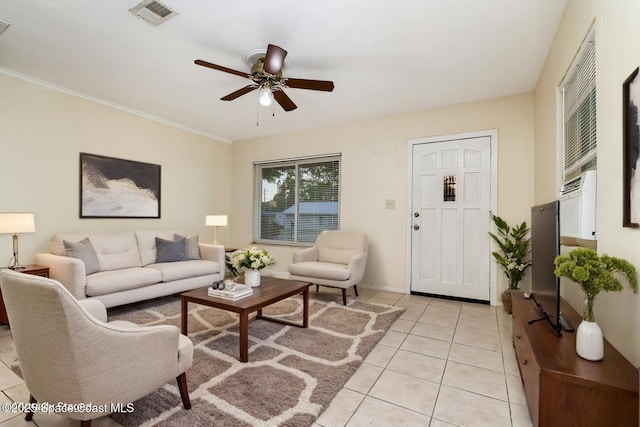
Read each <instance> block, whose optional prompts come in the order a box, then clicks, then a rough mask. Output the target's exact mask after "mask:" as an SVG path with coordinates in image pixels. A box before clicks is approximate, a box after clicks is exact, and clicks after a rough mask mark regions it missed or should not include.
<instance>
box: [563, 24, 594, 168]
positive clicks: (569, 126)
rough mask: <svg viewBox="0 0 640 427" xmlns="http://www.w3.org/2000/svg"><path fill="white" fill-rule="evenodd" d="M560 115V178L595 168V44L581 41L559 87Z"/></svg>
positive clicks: (591, 35) (591, 39)
mask: <svg viewBox="0 0 640 427" xmlns="http://www.w3.org/2000/svg"><path fill="white" fill-rule="evenodd" d="M560 92H561V94H562V112H563V124H564V125H563V177H564V179H565V180H566V179H569V178H572V177H574V176H575V175H578V174H579V173H581V172H583V171H585V170H588V169H594V168H595V166H596V153H597V138H596V43H595V32H594V31H591V33H590V34H589V36H588V37H587V38H586V39H585V42H584V43H583V45H582V47H581V48H580V51H579V52H578V55H576V59H575V60H574V63H573V64H572V66H571V68H570V69H569V72H568V73H567V76H566V77H565V79H564V81H563V82H562V84H561V86H560Z"/></svg>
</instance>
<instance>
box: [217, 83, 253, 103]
mask: <svg viewBox="0 0 640 427" xmlns="http://www.w3.org/2000/svg"><path fill="white" fill-rule="evenodd" d="M256 89H258V85H249V86H245V87H243V88H242V89H238V90H237V91H235V92H231V93H230V94H229V95H227V96H223V97H222V98H220V99H221V100H223V101H233V100H234V99H236V98H239V97H241V96H242V95H246V94H247V93H249V92H251V91H253V90H256Z"/></svg>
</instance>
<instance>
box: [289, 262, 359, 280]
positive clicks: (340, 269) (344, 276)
mask: <svg viewBox="0 0 640 427" xmlns="http://www.w3.org/2000/svg"><path fill="white" fill-rule="evenodd" d="M289 273H291V274H293V275H295V276H304V277H315V278H318V279H327V280H348V279H349V277H351V273H350V272H349V269H348V268H347V265H346V264H334V263H327V262H315V261H310V262H298V263H295V264H291V265H289Z"/></svg>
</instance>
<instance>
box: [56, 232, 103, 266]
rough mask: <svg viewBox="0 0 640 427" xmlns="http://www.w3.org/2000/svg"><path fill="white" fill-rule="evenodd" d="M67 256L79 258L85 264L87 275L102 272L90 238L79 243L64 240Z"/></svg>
mask: <svg viewBox="0 0 640 427" xmlns="http://www.w3.org/2000/svg"><path fill="white" fill-rule="evenodd" d="M63 244H64V249H65V254H66V256H68V257H71V258H78V259H79V260H82V262H84V270H85V274H93V273H97V272H98V271H100V261H99V260H98V255H97V254H96V250H95V249H94V248H93V245H92V244H91V241H90V240H89V238H88V237H85V238H84V239H82V240H80V241H79V242H69V241H67V240H63Z"/></svg>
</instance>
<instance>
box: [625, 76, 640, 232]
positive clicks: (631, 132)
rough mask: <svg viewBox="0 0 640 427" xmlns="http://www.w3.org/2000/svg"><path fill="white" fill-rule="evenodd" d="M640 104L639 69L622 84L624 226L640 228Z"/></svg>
mask: <svg viewBox="0 0 640 427" xmlns="http://www.w3.org/2000/svg"><path fill="white" fill-rule="evenodd" d="M639 105H640V77H638V68H636V69H635V70H634V71H633V73H631V75H630V76H629V77H627V79H626V80H625V81H624V84H623V85H622V124H623V139H624V142H623V161H624V165H623V171H624V172H623V180H624V181H623V182H624V185H623V210H622V212H623V213H622V225H623V226H624V227H638V225H639V224H640V171H638V168H639V167H640V164H639V163H638V162H639V160H640V159H639V158H638V154H639V153H640V129H639V128H638V126H639V123H638V106H639Z"/></svg>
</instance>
